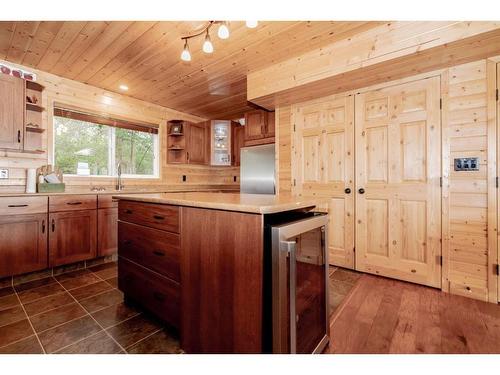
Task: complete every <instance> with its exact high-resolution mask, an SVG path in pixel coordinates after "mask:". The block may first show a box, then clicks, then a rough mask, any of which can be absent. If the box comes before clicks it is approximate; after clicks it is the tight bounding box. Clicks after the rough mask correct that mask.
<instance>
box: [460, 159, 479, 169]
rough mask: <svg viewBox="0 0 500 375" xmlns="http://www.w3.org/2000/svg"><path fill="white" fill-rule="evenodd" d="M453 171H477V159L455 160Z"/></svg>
mask: <svg viewBox="0 0 500 375" xmlns="http://www.w3.org/2000/svg"><path fill="white" fill-rule="evenodd" d="M454 161H455V163H454V164H455V171H478V170H479V158H456V159H455V160H454Z"/></svg>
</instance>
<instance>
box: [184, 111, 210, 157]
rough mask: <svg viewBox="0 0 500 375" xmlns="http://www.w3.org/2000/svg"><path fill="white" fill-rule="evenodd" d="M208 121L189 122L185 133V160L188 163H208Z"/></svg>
mask: <svg viewBox="0 0 500 375" xmlns="http://www.w3.org/2000/svg"><path fill="white" fill-rule="evenodd" d="M208 131H209V123H208V122H207V121H205V122H200V123H197V124H189V126H188V128H187V130H186V134H187V143H186V146H187V147H186V160H187V163H188V164H202V165H203V164H208V162H209V155H208V153H209V152H208V150H209V138H208Z"/></svg>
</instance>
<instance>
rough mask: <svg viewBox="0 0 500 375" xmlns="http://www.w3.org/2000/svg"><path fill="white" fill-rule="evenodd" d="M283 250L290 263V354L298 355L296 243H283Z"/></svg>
mask: <svg viewBox="0 0 500 375" xmlns="http://www.w3.org/2000/svg"><path fill="white" fill-rule="evenodd" d="M281 249H282V250H284V251H286V252H287V253H288V262H289V268H288V269H289V274H290V279H289V281H288V282H289V290H290V298H289V301H290V306H289V307H290V354H295V353H297V313H296V310H295V295H296V286H297V270H296V250H297V243H296V242H295V241H281Z"/></svg>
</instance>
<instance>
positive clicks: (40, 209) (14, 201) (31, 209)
mask: <svg viewBox="0 0 500 375" xmlns="http://www.w3.org/2000/svg"><path fill="white" fill-rule="evenodd" d="M47 202H48V201H47V197H1V198H0V216H3V215H21V214H43V213H46V212H47Z"/></svg>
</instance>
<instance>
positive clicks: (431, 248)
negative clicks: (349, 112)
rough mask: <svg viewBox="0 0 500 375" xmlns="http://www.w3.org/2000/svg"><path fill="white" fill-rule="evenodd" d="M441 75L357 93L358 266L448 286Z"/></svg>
mask: <svg viewBox="0 0 500 375" xmlns="http://www.w3.org/2000/svg"><path fill="white" fill-rule="evenodd" d="M439 90H440V79H439V77H434V78H429V79H424V80H420V81H415V82H410V83H405V84H401V85H396V86H390V87H385V88H382V89H379V90H374V91H369V92H365V93H362V94H358V95H356V114H355V118H356V120H355V123H356V129H355V132H356V190H357V191H356V269H358V270H360V271H364V272H370V273H376V274H379V275H383V276H388V277H394V278H397V279H402V280H407V281H411V282H415V283H420V284H424V285H428V286H433V287H440V286H441V266H440V259H439V256H440V255H441V243H440V242H441V188H440V176H441V116H440V109H439V98H440V91H439Z"/></svg>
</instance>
